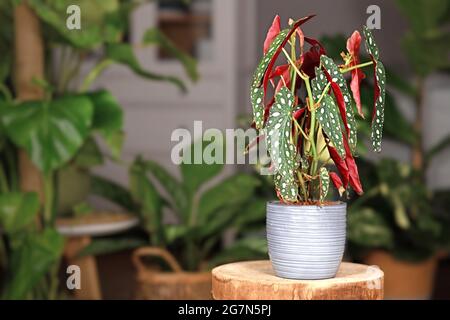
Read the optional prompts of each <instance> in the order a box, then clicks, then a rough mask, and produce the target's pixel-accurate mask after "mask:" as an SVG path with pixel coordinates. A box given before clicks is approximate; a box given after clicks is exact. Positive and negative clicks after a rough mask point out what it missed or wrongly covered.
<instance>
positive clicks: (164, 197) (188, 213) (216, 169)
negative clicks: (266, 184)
mask: <svg viewBox="0 0 450 320" xmlns="http://www.w3.org/2000/svg"><path fill="white" fill-rule="evenodd" d="M196 143H198V142H196ZM213 143H214V142H213ZM198 146H200V147H201V148H202V149H200V151H203V150H204V148H207V147H208V146H207V145H204V144H198ZM194 148H195V145H194V144H193V145H191V146H190V147H188V148H186V149H185V150H184V151H185V153H187V154H189V152H191V153H190V155H189V156H193V154H192V151H193V150H194ZM202 154H203V153H202ZM187 159H189V158H187ZM222 169H223V165H215V164H213V165H208V164H187V163H184V164H182V165H180V171H181V177H182V179H181V180H179V179H177V178H176V177H174V176H172V174H170V173H169V172H168V170H167V169H165V168H164V167H163V166H161V165H159V164H158V163H156V162H154V161H150V160H143V159H142V158H140V157H138V158H137V159H136V160H135V161H134V162H133V164H132V166H131V167H130V170H129V183H130V189H129V191H126V190H124V189H123V188H121V187H117V185H114V184H112V185H111V186H108V185H107V182H106V180H103V179H101V180H98V181H96V182H95V183H94V188H93V189H94V192H95V193H97V194H99V195H101V196H103V197H106V198H108V199H110V200H111V201H113V202H117V199H122V200H121V201H120V202H121V204H125V205H128V206H129V205H130V204H129V203H127V202H128V199H130V198H131V199H132V202H133V205H132V206H133V207H135V208H136V209H137V211H136V212H137V213H139V216H140V218H141V220H142V222H143V223H142V227H143V228H144V229H145V230H146V231H147V233H148V235H149V239H150V242H149V244H150V245H157V246H162V247H165V248H167V249H168V250H170V251H171V252H174V253H177V254H176V256H180V257H181V258H180V263H181V265H182V266H183V267H184V268H185V269H187V270H198V269H199V268H200V265H201V263H202V262H203V261H204V260H207V259H211V258H212V257H213V256H215V248H216V247H217V246H220V241H221V237H222V235H223V233H224V231H225V230H227V229H228V228H230V227H234V228H236V231H237V232H238V234H239V233H240V232H241V231H242V230H244V229H245V228H246V227H247V226H249V225H253V224H258V223H261V222H262V221H264V218H265V214H264V213H265V206H264V204H263V203H262V202H254V203H253V200H254V197H255V190H256V188H257V187H258V186H259V185H260V181H259V180H258V179H257V178H256V177H254V176H252V175H248V174H235V175H232V176H230V177H228V178H226V179H225V180H223V181H222V182H219V183H212V181H211V180H212V179H213V178H215V177H216V176H217V175H218V174H219V173H221V171H222ZM97 182H100V183H97ZM99 185H101V187H99ZM108 189H109V190H115V192H105V190H108ZM118 189H119V190H120V192H119V191H118ZM117 194H120V195H121V196H120V197H117V196H114V195H117ZM125 195H126V196H125ZM123 199H127V201H123ZM166 209H169V210H170V211H171V212H172V213H174V214H175V216H176V217H177V218H178V223H176V224H165V223H163V218H164V214H163V213H164V211H165V210H166ZM241 246H243V245H241ZM105 247H107V248H108V250H110V249H109V248H112V247H113V245H112V244H111V246H109V244H108V245H107V246H106V245H105ZM118 247H120V246H119V245H118ZM243 250H244V249H243ZM249 250H250V249H249Z"/></svg>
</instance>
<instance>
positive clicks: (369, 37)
mask: <svg viewBox="0 0 450 320" xmlns="http://www.w3.org/2000/svg"><path fill="white" fill-rule="evenodd" d="M363 33H364V38H365V43H366V50H367V52H368V53H369V55H370V56H371V57H372V61H373V67H374V70H375V72H374V73H375V93H374V109H373V115H372V132H371V140H372V147H373V149H374V151H375V152H381V139H382V137H383V123H384V104H385V94H386V90H385V86H386V71H385V69H384V66H383V63H381V61H379V58H380V57H379V50H378V46H377V44H376V43H375V39H374V37H373V34H372V32H371V31H370V29H368V28H367V27H366V26H364V28H363Z"/></svg>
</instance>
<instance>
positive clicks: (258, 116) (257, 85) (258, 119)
mask: <svg viewBox="0 0 450 320" xmlns="http://www.w3.org/2000/svg"><path fill="white" fill-rule="evenodd" d="M289 31H290V30H289V29H285V30H283V31H281V32H280V33H279V34H278V36H277V37H276V38H275V40H274V41H273V42H272V44H271V45H270V47H269V50H268V51H267V54H265V55H264V56H263V58H262V59H261V61H260V62H259V65H258V67H257V68H256V71H255V74H254V75H253V80H252V86H251V91H250V98H251V102H252V109H253V120H254V121H255V125H256V129H261V128H262V127H263V125H264V89H263V88H261V82H262V79H263V77H264V74H265V72H266V70H267V68H268V66H269V64H270V61H271V60H272V58H273V57H274V56H275V54H276V52H277V50H278V48H279V46H280V45H281V44H282V43H283V41H284V40H285V39H286V37H287V35H288V34H289Z"/></svg>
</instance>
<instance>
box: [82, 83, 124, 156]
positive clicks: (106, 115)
mask: <svg viewBox="0 0 450 320" xmlns="http://www.w3.org/2000/svg"><path fill="white" fill-rule="evenodd" d="M87 97H88V98H89V99H90V100H91V103H92V105H93V107H94V114H93V119H92V128H93V129H94V130H96V131H98V132H99V133H100V135H101V136H102V137H103V139H104V140H105V142H106V144H107V145H108V147H109V148H110V150H111V152H112V155H113V157H115V158H119V156H120V152H121V150H122V142H123V134H122V127H123V111H122V107H121V106H120V105H119V103H118V102H117V100H116V98H114V96H113V95H112V94H111V93H110V92H108V91H106V90H101V91H97V92H91V93H89V94H87Z"/></svg>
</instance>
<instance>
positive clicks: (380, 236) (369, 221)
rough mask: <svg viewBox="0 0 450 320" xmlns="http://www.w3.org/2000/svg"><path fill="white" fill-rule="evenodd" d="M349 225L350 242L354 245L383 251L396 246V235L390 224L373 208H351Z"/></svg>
mask: <svg viewBox="0 0 450 320" xmlns="http://www.w3.org/2000/svg"><path fill="white" fill-rule="evenodd" d="M347 225H348V235H347V237H348V240H349V241H350V242H352V243H354V244H357V245H359V246H362V247H374V248H383V249H391V248H392V247H393V246H394V235H393V232H392V230H391V227H390V225H389V223H388V222H387V221H386V220H385V219H384V217H383V215H382V214H380V213H379V212H376V211H375V210H374V209H372V208H369V207H366V208H358V209H352V208H350V210H349V211H348V220H347Z"/></svg>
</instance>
